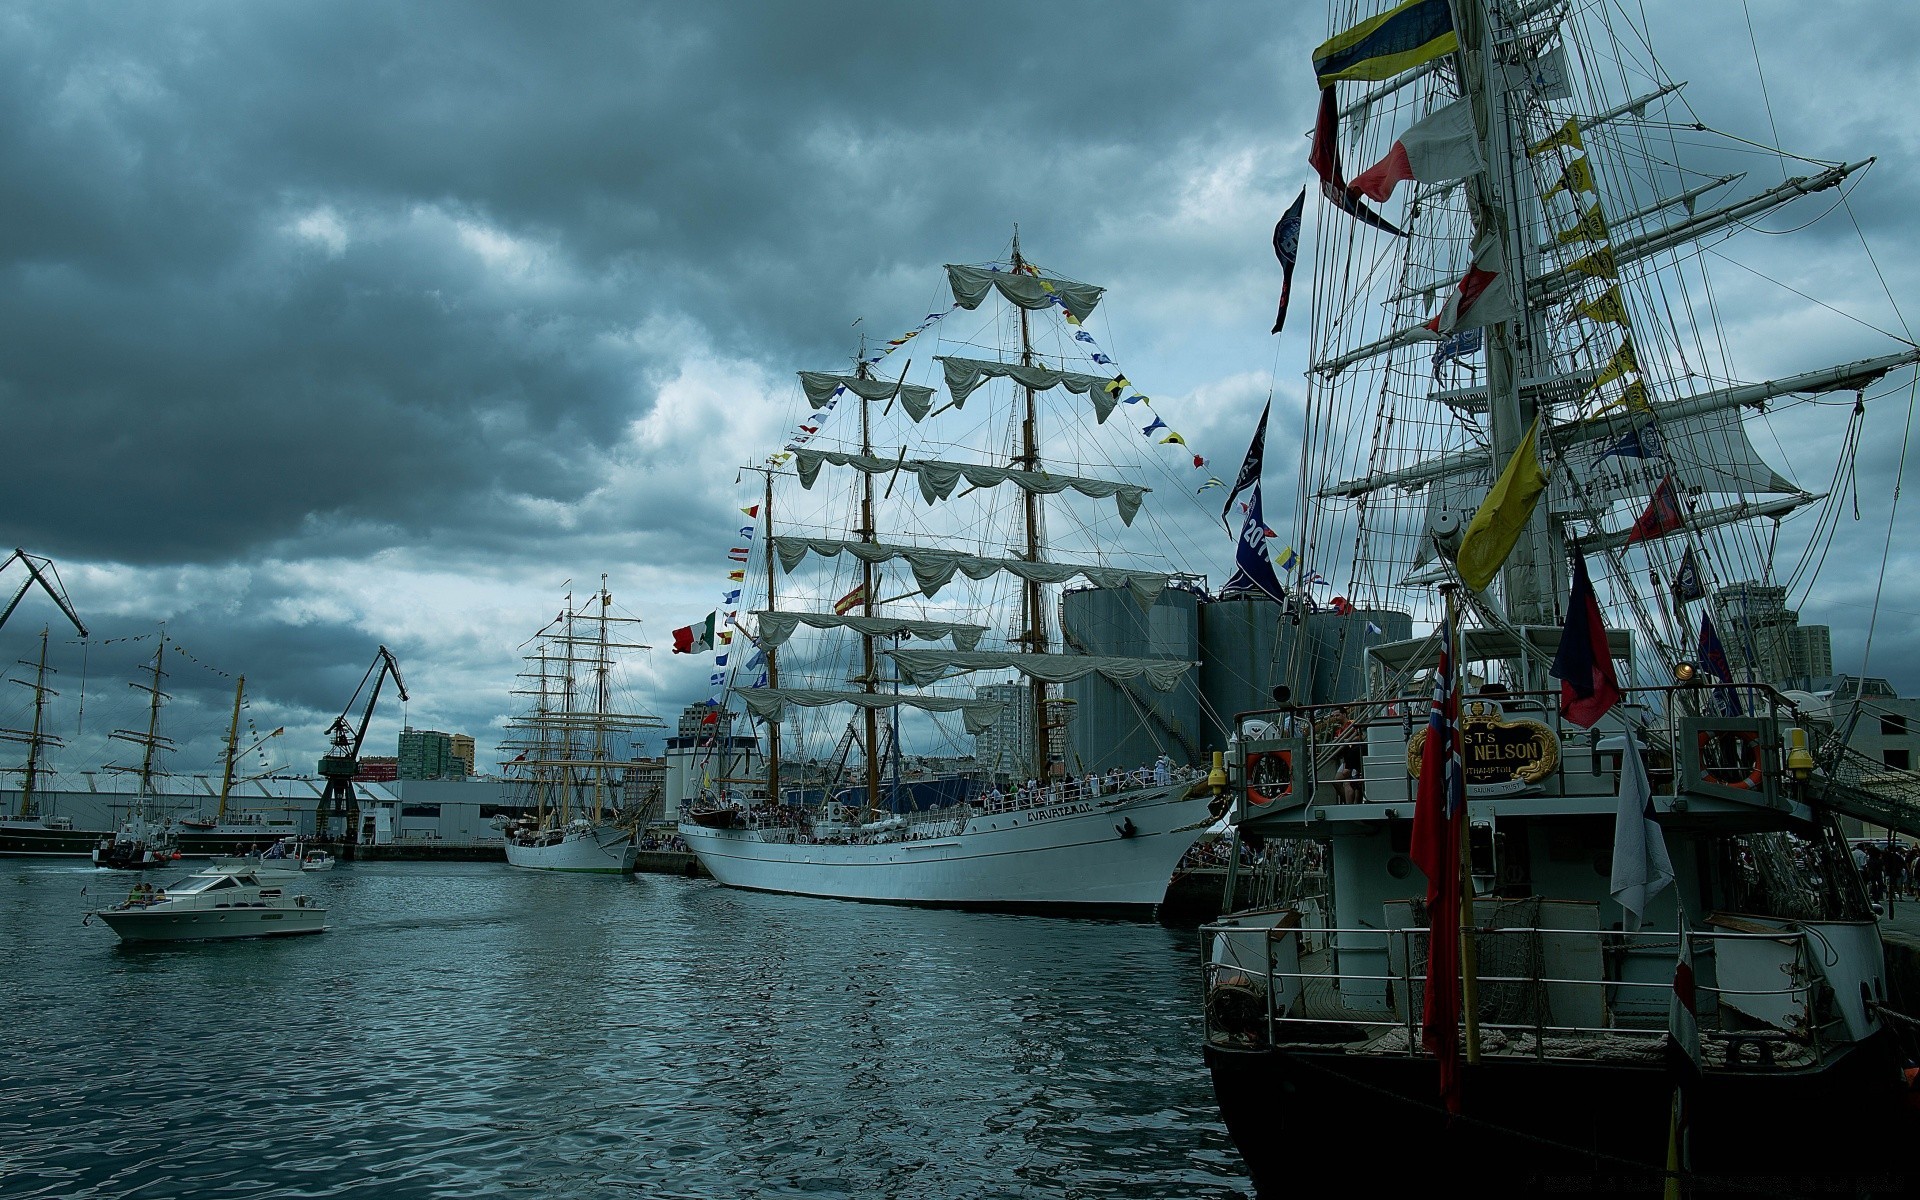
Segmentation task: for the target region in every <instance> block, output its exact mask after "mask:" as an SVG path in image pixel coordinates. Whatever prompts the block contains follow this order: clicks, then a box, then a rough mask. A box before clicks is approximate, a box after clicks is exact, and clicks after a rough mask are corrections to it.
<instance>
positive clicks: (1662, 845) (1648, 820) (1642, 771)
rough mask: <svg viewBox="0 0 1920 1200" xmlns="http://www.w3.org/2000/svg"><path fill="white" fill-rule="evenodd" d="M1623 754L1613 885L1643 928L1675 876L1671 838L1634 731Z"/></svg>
mask: <svg viewBox="0 0 1920 1200" xmlns="http://www.w3.org/2000/svg"><path fill="white" fill-rule="evenodd" d="M1626 742H1627V746H1626V749H1625V750H1623V751H1622V752H1621V755H1620V812H1619V815H1617V816H1616V817H1615V818H1614V822H1613V882H1612V884H1611V885H1610V886H1609V888H1608V890H1609V891H1610V892H1611V893H1612V895H1613V898H1614V899H1615V900H1618V901H1619V902H1620V907H1621V908H1622V909H1624V910H1626V916H1625V920H1624V921H1623V925H1624V927H1625V929H1626V931H1627V932H1628V933H1633V932H1635V931H1636V930H1638V929H1639V928H1640V919H1641V917H1642V916H1643V915H1644V914H1645V913H1646V911H1647V905H1648V904H1650V903H1651V902H1652V901H1653V898H1654V897H1655V896H1657V895H1659V894H1660V892H1661V890H1662V889H1663V888H1665V887H1666V886H1667V885H1668V884H1670V883H1672V882H1673V860H1672V859H1670V858H1668V857H1667V839H1666V838H1665V837H1664V836H1663V835H1662V834H1661V832H1660V826H1659V824H1658V822H1656V821H1655V820H1654V819H1653V785H1652V784H1650V783H1648V782H1647V766H1646V764H1645V763H1643V762H1641V761H1640V747H1639V746H1638V745H1637V744H1636V742H1635V740H1634V737H1633V735H1632V734H1631V733H1629V734H1628V735H1627V737H1626Z"/></svg>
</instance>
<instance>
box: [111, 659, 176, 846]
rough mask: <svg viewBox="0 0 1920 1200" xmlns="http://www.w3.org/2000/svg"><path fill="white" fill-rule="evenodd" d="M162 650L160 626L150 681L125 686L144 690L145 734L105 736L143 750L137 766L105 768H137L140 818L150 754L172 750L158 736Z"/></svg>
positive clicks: (148, 787)
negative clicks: (145, 709)
mask: <svg viewBox="0 0 1920 1200" xmlns="http://www.w3.org/2000/svg"><path fill="white" fill-rule="evenodd" d="M166 653H167V631H166V627H165V626H164V625H163V626H161V628H160V644H159V645H158V646H156V647H155V648H154V651H153V682H152V683H139V682H137V681H129V682H128V684H127V686H128V687H130V688H132V689H133V690H135V691H137V692H146V693H147V697H148V699H147V731H146V732H145V733H136V732H134V731H133V730H131V729H116V730H114V731H113V732H112V733H109V734H108V735H107V737H108V738H109V739H117V740H119V741H122V742H132V743H134V744H135V745H137V746H139V747H141V748H142V751H143V753H142V754H141V757H140V765H139V766H138V767H108V768H107V769H108V770H110V771H120V772H126V773H133V772H136V771H137V772H138V773H139V776H140V810H141V811H140V815H141V817H142V818H143V819H144V818H145V816H146V809H147V802H148V801H149V799H151V797H152V795H153V759H154V753H155V752H156V751H158V750H172V749H173V740H172V739H171V738H165V737H162V736H160V704H161V702H162V701H163V700H166V699H168V696H167V694H166V693H165V692H163V691H161V690H160V681H161V680H162V679H164V678H165V677H166V670H165V668H164V665H163V664H164V661H165V658H166Z"/></svg>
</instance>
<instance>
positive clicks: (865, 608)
mask: <svg viewBox="0 0 1920 1200" xmlns="http://www.w3.org/2000/svg"><path fill="white" fill-rule="evenodd" d="M866 360H867V339H866V337H865V335H862V336H861V338H860V363H859V365H858V367H856V368H855V373H856V374H857V375H858V376H859V377H860V378H861V379H867V378H869V377H870V376H869V375H868V373H867V361H866ZM872 409H873V401H871V400H869V399H867V398H866V397H865V396H861V397H860V453H861V455H863V456H864V457H867V458H871V457H873V415H872ZM859 533H860V540H861V541H863V542H867V543H872V541H873V540H874V524H873V476H872V475H870V474H868V473H867V472H865V471H862V472H860V529H859ZM860 603H861V610H860V611H861V612H862V614H864V615H865V616H869V617H871V616H873V615H874V605H873V564H872V563H870V562H866V561H862V562H861V564H860ZM860 663H861V670H860V686H861V688H862V689H863V690H864V691H866V693H867V694H868V695H872V694H874V692H876V691H878V690H879V689H878V687H877V686H876V682H875V676H876V675H877V674H878V668H877V667H876V666H875V663H874V653H873V635H872V634H870V633H862V634H861V635H860ZM860 712H861V724H862V725H863V726H864V731H865V733H866V736H867V742H866V746H867V811H868V812H869V813H877V812H879V811H880V723H879V721H878V719H877V718H876V716H875V710H874V709H873V707H872V706H871V705H869V706H867V707H864V708H862V709H861V710H860Z"/></svg>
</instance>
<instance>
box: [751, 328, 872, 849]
mask: <svg viewBox="0 0 1920 1200" xmlns="http://www.w3.org/2000/svg"><path fill="white" fill-rule="evenodd" d="M855 374H856V375H857V376H858V377H859V378H861V379H867V378H870V376H869V375H868V373H867V338H866V335H865V334H862V335H861V336H860V362H859V364H858V366H857V367H856V368H855ZM860 454H861V456H862V457H864V458H871V457H873V401H872V400H869V399H867V398H866V397H865V396H862V397H860ZM858 533H859V534H860V540H861V541H863V542H866V543H868V544H871V543H872V542H873V541H874V525H873V476H872V475H870V474H868V473H867V472H865V471H862V472H861V473H860V528H859V530H858ZM768 557H769V559H771V557H772V544H771V543H769V544H768ZM767 569H768V570H769V571H771V570H772V569H773V567H772V565H771V563H769V565H768V567H767ZM860 598H861V613H862V614H863V615H865V616H868V617H873V616H876V615H878V614H877V613H876V612H875V611H874V603H873V600H874V595H873V564H872V563H870V562H867V561H866V560H865V559H862V560H861V562H860ZM860 663H861V671H860V686H861V689H862V690H863V691H865V692H866V693H867V694H868V695H869V696H871V695H873V694H874V693H875V692H876V691H878V690H879V689H878V687H877V681H876V678H875V677H876V676H877V675H878V673H879V671H878V668H877V667H876V666H875V663H874V654H873V635H872V634H871V633H867V632H865V631H862V633H861V634H860ZM860 712H861V723H862V724H863V725H864V727H865V733H866V735H867V741H866V748H867V811H868V812H869V813H878V812H879V811H880V723H879V721H878V719H877V718H876V715H875V712H874V709H873V707H872V706H871V705H868V706H865V707H863V708H862V709H861V710H860Z"/></svg>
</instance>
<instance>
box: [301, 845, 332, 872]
mask: <svg viewBox="0 0 1920 1200" xmlns="http://www.w3.org/2000/svg"><path fill="white" fill-rule="evenodd" d="M336 861H337V860H336V859H335V858H334V857H333V855H331V854H328V853H327V852H326V851H325V850H314V851H311V852H310V853H308V855H307V856H306V858H304V859H302V860H301V862H300V869H301V870H302V871H331V870H333V864H334V863H335V862H336Z"/></svg>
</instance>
